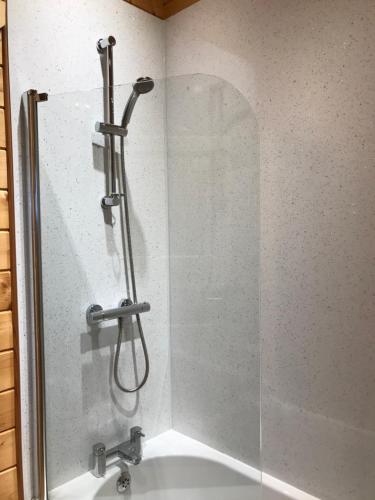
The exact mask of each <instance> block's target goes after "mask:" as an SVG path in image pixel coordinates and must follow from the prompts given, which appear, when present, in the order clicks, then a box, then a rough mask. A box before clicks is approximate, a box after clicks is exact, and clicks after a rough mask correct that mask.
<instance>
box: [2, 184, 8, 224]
mask: <svg viewBox="0 0 375 500" xmlns="http://www.w3.org/2000/svg"><path fill="white" fill-rule="evenodd" d="M0 229H9V205H8V192H7V191H0Z"/></svg>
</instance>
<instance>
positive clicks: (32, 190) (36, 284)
mask: <svg viewBox="0 0 375 500" xmlns="http://www.w3.org/2000/svg"><path fill="white" fill-rule="evenodd" d="M24 99H25V100H26V107H27V127H28V133H27V138H28V145H27V156H28V169H27V179H28V182H27V198H28V199H27V201H28V209H29V213H28V220H27V224H26V225H27V231H28V235H27V240H26V241H27V244H28V245H29V252H30V256H31V262H30V264H31V266H30V267H31V272H30V278H31V281H30V294H31V295H32V310H31V316H32V325H33V340H34V356H35V361H34V372H35V414H36V422H35V427H36V428H35V433H36V438H35V442H36V446H35V449H34V450H33V452H34V454H35V462H36V464H35V465H36V467H35V468H34V474H35V479H34V484H33V490H34V491H33V495H34V496H33V499H34V500H47V498H48V495H47V479H46V429H45V413H46V410H45V375H44V333H43V287H42V252H41V250H42V248H41V223H40V183H39V143H38V104H39V103H40V102H44V101H47V100H48V94H45V93H42V94H40V93H38V92H37V91H36V90H29V91H27V92H26V94H25V98H24Z"/></svg>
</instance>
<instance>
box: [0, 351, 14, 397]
mask: <svg viewBox="0 0 375 500" xmlns="http://www.w3.org/2000/svg"><path fill="white" fill-rule="evenodd" d="M13 387H14V353H13V351H3V352H0V392H1V391H7V390H9V389H13Z"/></svg>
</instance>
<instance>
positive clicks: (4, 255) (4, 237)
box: [0, 231, 10, 271]
mask: <svg viewBox="0 0 375 500" xmlns="http://www.w3.org/2000/svg"><path fill="white" fill-rule="evenodd" d="M5 269H10V241H9V231H0V271H4V270H5Z"/></svg>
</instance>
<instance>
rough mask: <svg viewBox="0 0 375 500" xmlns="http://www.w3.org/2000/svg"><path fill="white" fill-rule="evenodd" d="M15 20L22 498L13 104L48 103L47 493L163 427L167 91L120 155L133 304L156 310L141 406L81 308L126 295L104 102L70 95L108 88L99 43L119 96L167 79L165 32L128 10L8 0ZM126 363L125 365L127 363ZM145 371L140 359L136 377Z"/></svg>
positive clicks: (116, 3) (166, 420) (143, 103)
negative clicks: (103, 133)
mask: <svg viewBox="0 0 375 500" xmlns="http://www.w3.org/2000/svg"><path fill="white" fill-rule="evenodd" d="M9 21H10V22H9V37H10V73H11V74H10V77H11V81H12V106H13V113H12V117H13V144H14V148H15V154H14V159H15V166H14V170H15V185H16V193H15V194H16V217H17V228H18V235H17V238H18V245H17V251H18V260H17V262H18V277H19V299H20V307H19V309H20V336H21V366H22V367H23V373H22V388H23V394H22V398H23V403H24V405H23V408H24V414H23V424H24V429H23V430H24V439H23V442H24V450H25V453H24V457H25V461H26V462H25V486H26V488H25V490H26V491H25V495H26V498H30V497H31V492H30V481H29V479H28V478H29V470H30V469H29V467H28V464H27V459H28V457H29V449H30V446H31V444H30V440H29V436H28V433H27V428H28V414H27V412H26V409H27V407H28V405H29V400H30V394H29V393H28V388H29V387H30V385H29V383H28V373H27V363H28V358H27V338H28V337H29V335H30V331H29V329H28V318H27V316H26V310H27V309H26V307H25V296H24V282H23V280H24V276H25V267H24V262H25V257H24V255H23V243H22V239H23V220H22V214H23V200H24V196H23V193H22V180H23V179H22V172H23V171H24V168H25V166H24V165H23V164H22V163H21V162H20V161H19V158H21V146H20V143H19V137H20V135H19V131H20V122H21V115H22V113H20V112H19V110H20V106H21V95H22V93H23V92H24V91H26V90H27V89H29V88H36V89H38V90H39V91H47V92H49V93H50V99H49V101H48V102H47V103H43V105H41V106H40V110H39V111H40V120H41V130H40V142H41V161H42V165H41V166H42V176H43V178H42V182H43V186H42V187H43V214H42V220H43V243H44V249H43V263H44V279H45V287H46V288H45V311H46V347H47V349H48V350H47V370H48V387H47V395H48V397H47V405H48V407H47V420H48V426H47V435H48V457H47V460H48V471H49V478H50V484H49V485H50V487H51V486H55V485H56V484H60V483H62V482H64V481H66V480H68V479H70V478H71V477H73V476H76V475H78V474H80V473H81V472H84V471H87V469H88V467H89V454H90V452H91V446H92V444H94V442H95V441H98V440H101V439H103V440H104V442H106V444H108V445H111V444H114V442H115V441H119V440H122V439H125V438H126V436H127V433H128V430H129V426H130V425H131V424H132V423H137V424H140V425H144V427H145V432H146V434H147V435H148V437H150V436H152V435H154V434H157V433H159V432H161V431H163V430H166V429H168V428H170V425H171V424H170V391H169V359H168V356H169V347H168V341H169V340H168V339H169V327H168V325H169V318H168V316H169V313H168V296H169V294H168V232H167V207H166V180H165V173H166V172H165V167H166V165H165V145H164V144H165V138H164V123H163V116H164V115H163V112H164V90H163V87H162V84H158V85H156V89H155V91H154V92H153V93H152V94H148V95H147V96H144V97H142V99H141V100H140V101H139V104H138V105H137V108H136V109H135V111H134V115H133V120H132V126H131V131H130V132H129V138H128V148H127V168H128V177H129V191H130V197H131V211H132V212H131V219H132V225H133V237H134V246H135V264H136V272H137V278H138V286H139V291H138V295H139V298H140V299H142V300H149V301H150V302H151V305H152V312H151V313H149V314H148V315H144V330H145V335H146V338H147V341H148V345H149V348H150V351H151V352H152V356H151V375H150V380H149V382H148V384H147V387H146V388H145V389H144V390H143V391H142V393H141V395H140V397H139V399H138V398H136V397H134V396H123V395H121V394H120V393H119V392H118V391H117V390H116V388H115V387H114V385H113V379H112V375H111V369H112V364H111V360H112V359H113V351H114V344H115V341H116V333H115V328H114V324H112V325H108V328H105V329H103V330H102V332H101V333H94V334H92V335H91V336H90V335H88V334H87V332H88V329H87V325H86V323H85V309H86V307H87V305H89V304H90V303H92V302H99V303H102V304H103V306H105V307H111V306H115V305H117V304H118V302H119V300H120V299H121V298H122V297H123V296H124V293H125V290H124V282H123V270H122V263H121V262H122V260H121V259H122V257H121V243H120V239H119V224H118V221H119V219H118V214H117V215H116V221H115V224H114V225H113V227H112V226H110V225H108V224H105V221H104V219H103V212H102V209H101V208H100V198H101V196H102V194H103V190H104V173H103V154H102V151H103V148H102V142H101V139H102V138H101V137H98V136H97V135H96V134H95V132H94V124H95V121H96V120H98V119H101V118H102V116H103V114H102V93H101V92H100V91H97V92H96V94H95V92H94V93H91V94H90V93H87V94H85V93H84V92H83V93H82V92H81V93H79V92H78V91H85V90H89V89H95V88H99V87H101V86H102V71H101V65H100V60H99V56H98V53H97V51H96V42H97V40H98V39H99V38H101V37H103V36H106V35H113V36H115V37H116V39H117V45H116V47H115V48H114V73H115V83H116V84H118V85H119V84H122V83H125V82H131V81H133V80H135V79H136V78H137V77H139V76H141V75H150V76H152V77H154V78H156V79H160V78H161V77H163V76H164V27H163V23H162V21H160V20H158V19H157V18H155V17H152V16H150V15H149V14H146V13H145V12H142V11H140V10H139V9H136V8H134V7H133V6H131V5H129V4H127V3H126V2H123V1H122V0H95V1H91V0H82V1H79V2H70V1H68V2H52V3H51V2H50V1H48V0H36V1H35V2H31V3H29V2H26V3H25V2H23V1H21V0H15V1H12V2H10V5H9ZM20 33H22V36H20ZM130 91H131V86H130V85H129V86H127V88H126V89H123V91H122V93H121V92H120V90H118V94H117V98H116V110H117V113H118V114H120V112H121V110H122V108H123V106H124V104H125V102H126V100H127V98H128V94H129V93H130ZM69 92H70V93H69ZM64 93H67V94H65V95H61V94H64ZM56 94H59V96H58V97H57V96H56ZM69 120H71V122H70V121H69ZM80 134H82V135H80ZM136 342H137V343H138V342H139V341H138V340H137V341H136ZM126 348H127V349H129V342H126ZM123 359H124V360H125V362H127V363H129V358H128V357H126V354H125V357H124V358H123ZM141 369H142V361H141V356H139V372H140V371H141ZM122 375H123V376H124V375H125V374H124V373H122ZM125 376H126V375H125ZM99 438H100V439H99ZM27 495H28V496H27Z"/></svg>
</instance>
